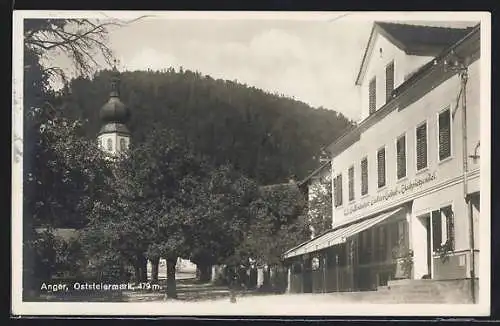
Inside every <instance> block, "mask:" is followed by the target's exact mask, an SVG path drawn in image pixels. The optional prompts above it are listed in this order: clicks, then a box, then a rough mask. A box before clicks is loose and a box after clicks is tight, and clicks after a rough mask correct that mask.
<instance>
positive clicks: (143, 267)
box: [135, 255, 148, 282]
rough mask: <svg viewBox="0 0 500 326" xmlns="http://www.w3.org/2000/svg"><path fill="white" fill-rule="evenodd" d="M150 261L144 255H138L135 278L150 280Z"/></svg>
mask: <svg viewBox="0 0 500 326" xmlns="http://www.w3.org/2000/svg"><path fill="white" fill-rule="evenodd" d="M147 264H148V261H147V259H146V257H144V256H143V255H138V256H137V263H136V266H135V278H136V282H147V281H148V270H147Z"/></svg>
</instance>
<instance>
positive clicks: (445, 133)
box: [438, 109, 451, 161]
mask: <svg viewBox="0 0 500 326" xmlns="http://www.w3.org/2000/svg"><path fill="white" fill-rule="evenodd" d="M438 130H439V160H440V161H442V160H444V159H446V158H448V157H450V156H451V115H450V109H446V110H444V111H443V112H441V113H440V114H439V119H438Z"/></svg>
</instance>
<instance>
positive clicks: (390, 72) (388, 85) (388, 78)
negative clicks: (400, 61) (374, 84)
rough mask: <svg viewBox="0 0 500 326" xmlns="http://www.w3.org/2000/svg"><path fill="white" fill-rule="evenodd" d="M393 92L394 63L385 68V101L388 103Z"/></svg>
mask: <svg viewBox="0 0 500 326" xmlns="http://www.w3.org/2000/svg"><path fill="white" fill-rule="evenodd" d="M393 90H394V61H391V62H390V63H389V64H388V65H387V66H386V67H385V101H386V102H389V101H390V99H391V98H392V91H393Z"/></svg>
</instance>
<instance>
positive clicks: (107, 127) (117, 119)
mask: <svg viewBox="0 0 500 326" xmlns="http://www.w3.org/2000/svg"><path fill="white" fill-rule="evenodd" d="M119 86H120V73H119V72H118V70H117V69H116V66H115V67H113V75H112V77H111V92H110V93H109V99H108V101H107V102H106V104H104V105H103V106H102V108H101V111H100V112H99V116H100V119H101V122H102V123H103V126H102V128H101V130H100V132H99V134H103V133H113V132H118V133H122V134H129V131H128V129H127V127H126V126H125V124H126V123H127V121H128V119H129V118H130V111H129V109H128V108H127V107H126V106H125V104H123V102H122V101H121V100H120V97H119V95H120V94H119Z"/></svg>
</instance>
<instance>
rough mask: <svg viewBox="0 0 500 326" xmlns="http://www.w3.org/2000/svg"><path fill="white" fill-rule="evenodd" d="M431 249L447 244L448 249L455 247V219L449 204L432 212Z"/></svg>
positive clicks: (434, 249) (435, 249) (436, 249)
mask: <svg viewBox="0 0 500 326" xmlns="http://www.w3.org/2000/svg"><path fill="white" fill-rule="evenodd" d="M431 218H432V242H433V245H432V247H433V251H434V252H436V251H438V249H439V248H440V247H441V246H443V245H445V244H447V245H448V249H449V250H454V249H455V225H454V224H455V221H454V216H453V210H452V209H451V205H449V206H446V207H443V208H441V209H439V210H435V211H433V212H432V215H431Z"/></svg>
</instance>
